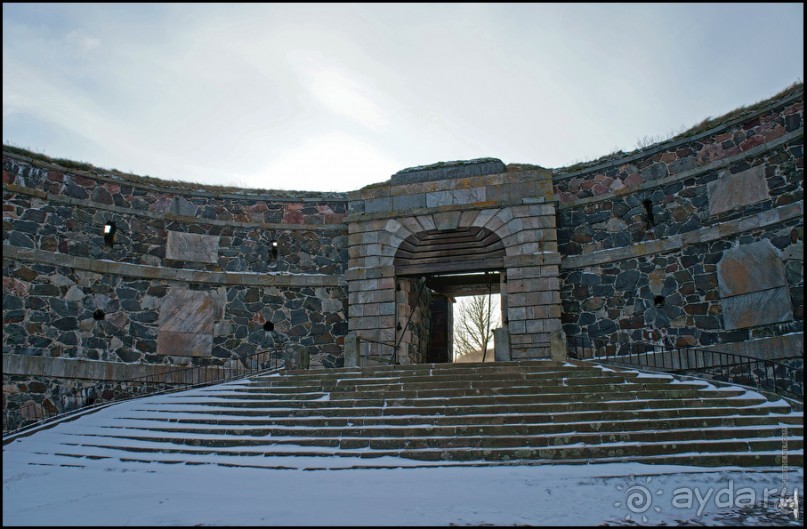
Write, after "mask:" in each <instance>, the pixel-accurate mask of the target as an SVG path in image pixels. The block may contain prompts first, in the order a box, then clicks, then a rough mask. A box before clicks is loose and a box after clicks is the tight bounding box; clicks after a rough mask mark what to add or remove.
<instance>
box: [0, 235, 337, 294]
mask: <svg viewBox="0 0 807 529" xmlns="http://www.w3.org/2000/svg"><path fill="white" fill-rule="evenodd" d="M6 259H13V260H19V261H31V262H35V263H40V264H49V265H54V266H65V267H68V268H74V269H76V270H85V271H89V272H96V273H100V274H116V275H122V276H130V277H138V278H141V279H161V280H166V281H184V282H188V283H212V284H216V285H245V286H277V287H281V286H282V287H301V288H304V287H344V286H347V281H346V280H345V277H344V275H323V274H262V273H243V272H209V271H205V270H190V269H187V268H164V267H158V266H151V265H141V264H134V263H119V262H116V261H108V260H103V259H91V258H88V257H78V256H75V255H69V254H63V253H54V252H47V251H44V250H36V249H33V248H21V247H19V246H12V245H10V244H4V245H3V260H6Z"/></svg>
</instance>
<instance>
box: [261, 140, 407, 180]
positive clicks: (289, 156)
mask: <svg viewBox="0 0 807 529" xmlns="http://www.w3.org/2000/svg"><path fill="white" fill-rule="evenodd" d="M401 168H402V165H401V162H399V161H397V160H395V159H394V158H392V157H390V156H388V155H387V154H386V153H385V152H383V151H382V150H381V149H378V148H376V147H374V146H372V145H370V144H368V143H367V142H365V141H363V140H361V139H359V138H356V137H354V136H351V135H348V134H345V133H343V132H328V133H325V134H318V135H316V136H312V137H311V138H309V139H307V140H305V141H304V142H303V143H301V144H299V145H297V146H295V147H292V148H289V149H287V150H286V151H284V152H283V153H282V154H281V155H280V156H279V157H277V158H276V159H275V160H273V161H272V162H271V163H269V164H268V165H267V166H265V167H264V169H263V170H261V171H259V172H257V173H253V174H251V175H250V176H248V177H247V182H246V183H247V185H248V186H250V187H257V188H264V189H305V190H312V191H353V190H356V189H359V188H361V187H363V186H365V185H367V184H368V183H370V182H381V181H384V180H387V179H389V177H390V176H391V175H392V174H393V173H395V172H396V171H398V170H400V169H401Z"/></svg>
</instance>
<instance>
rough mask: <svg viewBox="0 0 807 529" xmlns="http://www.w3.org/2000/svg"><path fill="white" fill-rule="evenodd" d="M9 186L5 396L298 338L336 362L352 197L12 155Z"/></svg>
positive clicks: (48, 392) (211, 361)
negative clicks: (197, 181)
mask: <svg viewBox="0 0 807 529" xmlns="http://www.w3.org/2000/svg"><path fill="white" fill-rule="evenodd" d="M3 183H4V186H3V324H4V325H3V331H4V332H3V354H4V368H5V367H8V369H4V373H3V375H4V406H6V405H7V404H8V399H6V398H5V397H6V396H11V395H13V397H12V398H11V405H12V406H13V405H14V403H21V402H26V401H31V400H33V401H34V402H40V401H41V403H42V406H44V407H45V408H47V406H49V405H56V406H58V403H59V401H60V399H61V400H63V399H64V394H65V391H67V392H68V394H69V395H74V394H75V393H76V391H79V392H80V388H81V387H84V386H86V385H88V384H92V383H95V382H104V381H110V380H114V379H115V378H118V379H119V378H120V377H124V378H134V377H138V376H145V375H149V374H152V373H154V372H157V371H159V370H161V369H164V367H166V366H168V367H170V366H174V368H176V366H182V365H222V366H226V365H228V363H229V362H233V361H235V360H237V359H238V358H240V357H243V356H245V355H249V354H251V353H254V352H258V351H262V350H268V349H273V348H276V347H279V346H282V345H283V344H284V343H286V342H289V341H291V342H295V343H299V344H301V345H303V346H305V347H306V348H307V349H308V352H309V354H310V357H311V363H312V366H315V367H316V366H326V367H336V366H338V365H341V362H342V358H341V345H342V343H343V340H344V336H345V334H346V332H347V292H346V284H345V282H344V278H343V274H344V270H345V268H346V264H347V248H346V246H347V226H346V225H345V224H344V223H343V219H344V215H345V213H346V210H347V203H346V200H345V198H344V195H341V194H338V193H320V194H317V193H294V192H272V193H271V194H261V193H260V192H254V191H253V192H251V193H249V192H248V193H246V194H245V193H243V192H241V193H230V194H227V193H222V192H210V191H205V190H202V191H196V190H187V189H176V188H172V187H170V184H168V183H161V184H159V185H156V184H153V183H150V182H140V181H137V180H135V181H130V180H126V179H123V178H121V177H119V176H116V175H111V174H100V173H99V174H96V173H93V172H88V171H83V170H71V169H68V168H65V167H60V166H55V165H54V164H52V163H48V162H45V161H42V160H37V159H31V158H28V157H25V156H22V155H19V154H16V153H11V152H4V156H3ZM108 222H113V223H114V225H115V228H116V231H115V236H114V240H113V243H112V245H111V246H110V245H108V244H106V242H105V240H104V225H105V224H106V223H108ZM273 241H274V242H276V243H277V246H273ZM273 248H276V253H273V251H272V250H273ZM189 315H190V317H189ZM267 322H269V324H270V325H267V328H266V329H265V328H264V326H265V324H267ZM269 328H271V329H272V330H267V329H269ZM7 360H8V362H7ZM43 362H44V364H43V365H40V364H42V363H43ZM6 364H8V365H6ZM45 364H46V365H45ZM96 365H100V366H103V368H102V369H96ZM64 366H68V367H64ZM123 366H125V367H126V369H122V367H123ZM57 371H58V372H60V373H63V374H65V376H59V377H56V376H53V377H48V376H47V373H48V372H53V373H55V372H57ZM65 388H70V389H69V391H68V390H66V389H65ZM77 388H79V389H77ZM74 390H76V391H74ZM71 398H72V397H71ZM48 403H51V404H48ZM53 403H56V404H53Z"/></svg>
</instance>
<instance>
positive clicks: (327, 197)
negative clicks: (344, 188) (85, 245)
mask: <svg viewBox="0 0 807 529" xmlns="http://www.w3.org/2000/svg"><path fill="white" fill-rule="evenodd" d="M3 156H8V157H9V158H14V159H16V160H21V161H24V162H28V163H30V164H31V165H33V166H34V167H39V168H42V169H53V170H56V171H59V172H62V173H65V174H71V175H78V176H84V177H86V178H92V179H94V180H100V181H102V182H108V183H110V184H116V185H128V186H132V187H137V188H140V189H148V190H150V191H157V192H160V193H175V194H177V195H184V196H188V195H190V196H197V197H206V198H230V199H235V200H269V201H275V202H346V201H347V193H346V192H340V191H283V190H275V192H279V193H288V194H290V195H291V194H294V193H306V194H317V193H322V194H321V195H320V196H313V197H294V196H288V197H284V196H272V195H269V194H265V193H256V194H254V195H253V194H239V193H226V192H217V191H200V190H193V189H181V188H178V187H170V186H169V185H164V186H163V185H153V184H149V183H146V182H136V181H134V180H127V179H125V178H120V179H118V178H112V177H109V176H104V175H103V174H99V173H96V172H93V171H87V170H84V169H74V168H71V167H64V166H61V165H59V164H57V163H53V162H47V161H44V160H40V159H38V158H32V157H30V156H25V155H23V154H18V153H15V152H10V151H5V150H4V151H3ZM135 176H136V175H135ZM155 180H160V181H161V182H164V183H166V184H167V183H168V180H161V179H157V178H155ZM198 185H199V186H203V185H204V184H198ZM255 191H256V192H257V191H258V190H255ZM269 191H271V190H269Z"/></svg>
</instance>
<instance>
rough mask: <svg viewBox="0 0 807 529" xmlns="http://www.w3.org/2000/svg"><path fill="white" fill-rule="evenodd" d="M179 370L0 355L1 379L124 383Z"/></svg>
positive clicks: (160, 366) (71, 359) (164, 367)
mask: <svg viewBox="0 0 807 529" xmlns="http://www.w3.org/2000/svg"><path fill="white" fill-rule="evenodd" d="M177 369H179V368H178V367H177V366H176V365H169V364H126V363H123V362H111V361H107V360H89V359H86V358H61V357H49V356H30V355H20V354H13V353H3V375H9V376H44V377H50V378H64V379H78V380H88V381H92V382H97V381H101V380H104V381H116V382H118V381H124V380H127V379H132V378H137V377H141V376H148V375H155V374H160V373H164V372H169V371H176V370H177Z"/></svg>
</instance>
